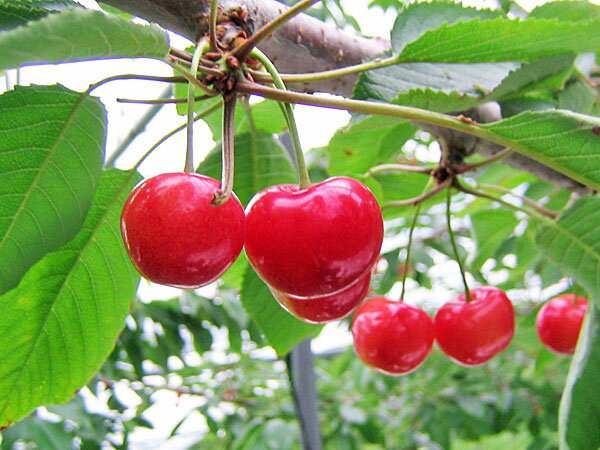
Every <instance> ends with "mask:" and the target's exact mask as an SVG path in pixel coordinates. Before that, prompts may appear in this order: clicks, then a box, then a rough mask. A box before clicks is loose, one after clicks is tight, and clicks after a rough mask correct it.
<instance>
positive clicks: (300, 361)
mask: <svg viewBox="0 0 600 450" xmlns="http://www.w3.org/2000/svg"><path fill="white" fill-rule="evenodd" d="M310 341H311V340H310V338H309V339H305V340H303V341H302V342H300V343H299V344H298V345H296V346H295V347H294V348H293V349H292V351H291V352H290V353H289V355H287V357H286V363H287V368H288V375H289V377H290V382H291V390H292V394H293V396H294V404H295V406H296V412H297V414H298V420H299V422H300V429H301V433H302V448H303V449H304V450H321V449H322V448H323V445H322V443H321V430H320V427H319V413H318V406H317V389H316V387H315V373H314V359H313V354H312V351H311V349H310Z"/></svg>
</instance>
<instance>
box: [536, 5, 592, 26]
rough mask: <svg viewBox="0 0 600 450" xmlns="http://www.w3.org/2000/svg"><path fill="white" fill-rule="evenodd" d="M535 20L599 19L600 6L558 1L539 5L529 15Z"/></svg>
mask: <svg viewBox="0 0 600 450" xmlns="http://www.w3.org/2000/svg"><path fill="white" fill-rule="evenodd" d="M529 17H533V18H536V19H558V20H562V21H568V22H587V21H588V20H590V19H593V18H596V17H600V6H599V5H593V4H591V3H588V2H586V1H566V2H565V1H562V2H561V1H559V2H549V3H546V4H544V5H540V6H538V7H537V8H535V9H534V10H533V11H531V12H530V13H529Z"/></svg>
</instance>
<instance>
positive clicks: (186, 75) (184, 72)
mask: <svg viewBox="0 0 600 450" xmlns="http://www.w3.org/2000/svg"><path fill="white" fill-rule="evenodd" d="M167 63H168V64H169V65H170V66H171V67H172V68H173V70H176V71H177V72H179V73H180V74H181V75H182V76H183V78H184V79H185V80H187V82H188V83H190V84H193V85H194V86H196V87H197V88H200V89H202V90H203V91H204V92H206V94H207V95H209V96H211V97H214V96H215V95H217V94H218V92H217V91H215V90H214V89H211V88H209V87H208V86H206V85H205V84H204V83H202V82H201V81H200V80H198V78H196V76H195V73H196V72H197V71H198V69H199V67H197V68H196V71H195V72H194V74H192V73H190V72H188V71H187V70H186V69H184V68H183V67H181V65H180V64H176V63H174V62H172V61H168V60H167Z"/></svg>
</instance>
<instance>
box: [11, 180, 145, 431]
mask: <svg viewBox="0 0 600 450" xmlns="http://www.w3.org/2000/svg"><path fill="white" fill-rule="evenodd" d="M136 173H137V172H136V171H135V170H132V171H131V172H130V174H129V176H128V177H127V178H125V179H124V180H123V182H122V183H121V185H120V186H119V188H118V190H117V191H116V193H115V195H114V196H113V198H112V199H111V200H110V201H109V202H108V203H107V205H106V207H105V209H104V212H103V213H102V215H101V216H100V218H99V219H98V222H97V223H98V226H97V227H95V228H94V229H92V230H91V232H90V235H89V237H88V239H86V242H85V244H84V245H83V246H82V247H81V251H79V252H78V256H77V257H76V258H75V260H74V261H73V264H72V265H71V268H70V269H69V271H68V272H67V273H66V275H65V277H64V282H63V283H62V284H61V286H60V289H59V290H58V292H57V293H56V296H55V298H56V299H58V298H59V297H60V295H61V294H62V292H63V289H65V287H66V286H67V285H68V282H69V280H70V277H71V276H72V275H73V271H74V268H75V267H76V266H77V265H78V263H79V262H80V261H81V257H82V255H83V254H84V253H85V251H86V249H87V248H88V246H89V245H90V244H91V243H92V242H93V241H94V237H95V236H96V233H97V232H98V229H100V227H101V224H103V223H104V219H105V217H106V216H107V215H108V213H109V212H110V211H111V210H112V207H113V206H114V204H115V203H116V202H117V200H118V198H119V196H120V194H121V192H122V190H123V188H124V187H126V186H128V185H129V182H130V181H131V179H132V178H133V176H134V175H135V174H136ZM0 298H1V296H0ZM57 303H58V302H57V301H54V302H52V306H51V307H50V309H49V310H48V314H47V315H46V318H45V319H44V321H43V323H42V325H41V326H40V328H39V332H38V333H37V336H36V338H35V341H34V342H33V344H32V346H31V349H30V350H29V352H28V353H27V357H26V358H25V361H24V362H23V364H21V369H20V370H19V371H18V373H19V376H18V377H16V378H15V381H14V382H13V383H12V384H11V385H10V388H9V392H13V391H14V387H15V385H16V384H17V383H18V381H19V380H20V379H21V374H22V372H23V370H24V368H25V367H26V366H27V365H28V363H29V360H30V358H31V355H32V354H33V353H34V350H35V349H36V348H37V345H38V344H39V341H40V337H41V336H42V334H44V333H43V332H44V330H45V328H46V325H47V324H48V319H49V318H50V316H51V315H52V314H53V313H55V312H54V308H55V306H56V304H57ZM11 396H12V394H9V395H8V396H7V399H8V398H10V397H11ZM7 407H8V401H7V402H5V403H4V406H2V407H0V419H1V418H2V417H3V414H4V413H5V411H6V409H7ZM4 420H6V418H4ZM0 426H1V422H0Z"/></svg>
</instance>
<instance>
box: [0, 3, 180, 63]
mask: <svg viewBox="0 0 600 450" xmlns="http://www.w3.org/2000/svg"><path fill="white" fill-rule="evenodd" d="M168 48H169V45H168V40H167V35H166V34H165V32H164V31H162V30H161V29H160V28H159V27H158V26H156V25H135V24H133V23H131V22H129V21H128V20H126V19H123V18H122V17H119V16H117V15H114V14H104V13H102V12H100V11H91V10H86V9H82V8H76V9H69V10H67V11H65V12H62V13H60V14H51V15H49V16H46V17H44V18H42V19H39V20H35V21H32V22H28V23H27V25H25V26H21V27H18V28H14V29H12V30H9V31H4V32H2V33H0V49H2V51H1V52H0V70H2V69H8V68H15V67H19V66H22V65H26V64H40V63H59V62H69V61H82V60H87V59H100V58H122V57H136V56H137V57H148V58H163V57H164V56H165V55H166V54H167V51H168Z"/></svg>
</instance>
